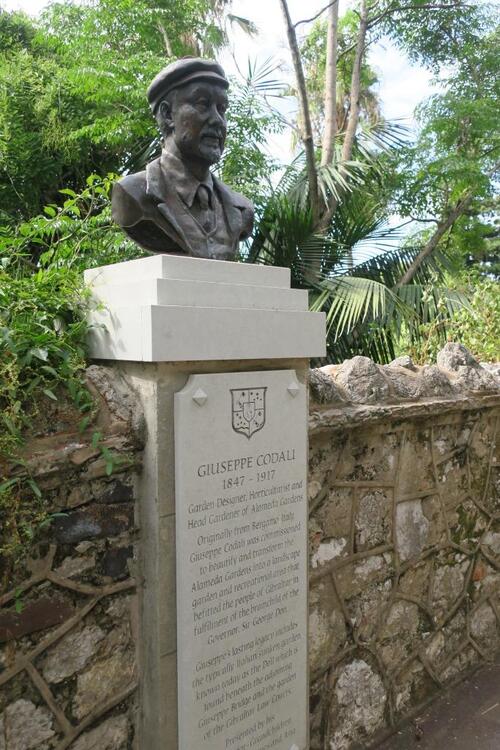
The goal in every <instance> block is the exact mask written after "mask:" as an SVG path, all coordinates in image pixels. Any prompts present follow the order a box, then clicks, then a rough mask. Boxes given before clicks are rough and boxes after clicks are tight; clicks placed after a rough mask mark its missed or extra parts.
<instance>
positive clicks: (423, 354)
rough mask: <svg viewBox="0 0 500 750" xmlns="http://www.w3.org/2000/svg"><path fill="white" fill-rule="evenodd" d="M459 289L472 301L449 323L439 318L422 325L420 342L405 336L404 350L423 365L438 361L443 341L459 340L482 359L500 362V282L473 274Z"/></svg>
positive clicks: (402, 347) (402, 349) (449, 320)
mask: <svg viewBox="0 0 500 750" xmlns="http://www.w3.org/2000/svg"><path fill="white" fill-rule="evenodd" d="M464 286H465V290H464V289H463V287H464ZM460 287H462V288H460ZM459 290H460V291H466V293H467V294H468V297H469V304H468V305H464V306H463V307H462V308H461V309H460V310H459V311H458V312H456V313H455V315H454V316H453V317H452V318H451V319H447V320H446V322H443V321H439V320H438V319H437V320H436V321H435V322H433V323H429V324H427V325H425V326H422V328H421V334H422V335H421V337H420V338H419V343H418V344H413V345H411V344H409V343H408V341H407V340H406V341H405V340H404V339H403V341H402V346H401V351H402V352H404V353H405V354H406V353H408V351H410V353H411V355H412V357H413V358H414V360H415V361H416V362H419V363H422V364H423V363H426V362H430V361H435V359H436V355H437V352H438V351H439V350H440V349H441V347H442V346H443V343H444V341H446V340H447V341H458V342H460V343H461V344H463V345H464V346H466V347H467V349H469V350H470V351H471V352H472V354H473V355H474V356H475V357H476V359H478V360H479V361H481V362H499V361H500V284H499V283H498V281H495V280H493V279H484V278H477V277H476V276H470V277H469V278H468V279H467V280H466V283H465V284H462V285H459Z"/></svg>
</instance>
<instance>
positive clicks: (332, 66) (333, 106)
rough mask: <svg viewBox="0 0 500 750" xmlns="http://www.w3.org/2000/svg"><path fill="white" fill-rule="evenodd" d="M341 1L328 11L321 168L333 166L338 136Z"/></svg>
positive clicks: (337, 0) (336, 1)
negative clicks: (338, 58)
mask: <svg viewBox="0 0 500 750" xmlns="http://www.w3.org/2000/svg"><path fill="white" fill-rule="evenodd" d="M338 21H339V0H335V2H334V3H333V4H332V5H330V8H329V10H328V30H327V36H326V71H325V129H324V131H323V143H322V154H321V166H322V167H324V166H325V165H327V164H331V163H332V161H333V155H334V144H335V136H336V134H337V52H338V50H337V45H338Z"/></svg>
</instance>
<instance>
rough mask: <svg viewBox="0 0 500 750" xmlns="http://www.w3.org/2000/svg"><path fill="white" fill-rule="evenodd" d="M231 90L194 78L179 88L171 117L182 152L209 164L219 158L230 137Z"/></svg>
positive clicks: (174, 136) (186, 155)
mask: <svg viewBox="0 0 500 750" xmlns="http://www.w3.org/2000/svg"><path fill="white" fill-rule="evenodd" d="M226 109H227V94H226V89H225V88H224V87H223V86H219V85H217V84H214V83H210V82H208V81H203V80H201V81H193V82H192V83H188V84H187V85H186V86H182V88H179V89H178V90H177V92H176V95H175V98H174V101H173V105H172V113H171V120H172V122H173V126H174V128H173V139H174V141H175V143H176V145H177V148H178V149H179V151H180V152H181V154H182V155H183V156H185V157H187V158H189V159H197V160H201V161H204V162H206V163H207V164H208V165H210V164H215V163H216V162H217V161H219V159H220V157H221V155H222V152H223V150H224V143H225V140H226V128H227V123H226Z"/></svg>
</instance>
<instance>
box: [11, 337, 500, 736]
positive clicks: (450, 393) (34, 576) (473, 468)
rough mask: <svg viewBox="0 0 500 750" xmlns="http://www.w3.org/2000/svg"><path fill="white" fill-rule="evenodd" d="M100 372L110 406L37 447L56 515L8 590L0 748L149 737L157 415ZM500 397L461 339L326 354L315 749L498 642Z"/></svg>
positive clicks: (391, 714)
mask: <svg viewBox="0 0 500 750" xmlns="http://www.w3.org/2000/svg"><path fill="white" fill-rule="evenodd" d="M88 375H89V382H90V386H91V388H92V389H93V390H94V393H95V397H96V401H97V403H98V405H99V416H98V418H97V423H96V425H94V426H93V427H92V429H89V430H87V431H86V432H85V433H80V432H78V429H77V428H76V424H77V421H78V415H75V414H73V415H71V414H66V415H65V414H60V413H55V414H53V415H52V416H51V418H50V419H48V423H49V424H50V428H45V429H44V430H43V431H41V432H40V434H34V435H33V436H31V438H30V441H29V444H28V445H27V447H26V458H27V468H28V470H29V472H30V474H31V476H33V478H34V479H35V480H36V482H37V484H38V486H39V487H40V488H41V490H42V493H43V496H44V498H45V500H46V502H47V503H48V510H49V511H50V512H51V513H52V514H55V515H53V517H52V522H51V524H50V525H49V526H48V527H47V528H46V529H45V530H44V531H43V532H42V533H41V536H40V539H39V541H38V542H37V544H35V545H34V546H33V548H32V549H31V550H30V552H29V555H28V556H27V559H26V562H25V563H24V564H23V565H22V566H20V568H19V570H18V571H17V573H16V575H15V578H14V579H13V580H12V581H11V582H10V584H11V585H10V586H9V590H5V591H3V592H2V593H0V750H32V749H33V750H34V749H35V748H36V749H37V750H66V748H69V750H131V748H135V750H139V749H138V748H137V747H136V744H134V726H135V724H136V716H137V711H138V710H140V709H139V700H140V699H139V691H138V689H137V687H138V685H137V683H138V673H139V670H138V665H137V657H136V653H137V642H138V637H139V635H138V622H139V619H140V618H139V613H138V611H137V599H136V586H138V585H140V580H141V579H140V568H138V567H137V561H138V559H140V543H141V540H140V529H138V528H137V518H138V513H137V505H138V498H137V497H136V492H135V485H136V475H137V472H139V471H140V463H141V449H142V447H143V440H144V435H143V432H144V430H143V426H142V423H141V414H140V413H138V410H137V403H138V400H137V398H136V397H135V394H134V393H133V392H132V391H131V390H130V388H129V387H128V386H127V385H126V384H125V383H124V382H123V381H122V380H121V379H120V377H119V376H118V374H117V373H116V371H114V370H113V369H110V368H105V367H95V366H93V367H90V368H89V370H88ZM499 416H500V389H499V378H498V376H497V373H495V372H489V371H488V370H486V369H485V368H482V367H480V366H479V364H478V363H476V362H475V361H474V360H473V359H472V358H471V357H470V355H469V354H468V352H466V350H464V349H463V348H461V347H459V346H457V345H449V346H447V347H446V348H445V350H444V351H443V352H442V353H441V355H440V358H439V359H438V365H436V366H433V367H424V368H415V367H413V365H412V364H411V362H410V361H409V360H408V358H401V359H400V360H398V361H397V362H395V363H393V365H391V366H387V367H379V366H377V365H375V364H373V362H371V361H370V360H369V359H366V358H364V357H355V358H354V359H353V360H349V361H348V362H345V363H344V364H343V365H342V366H335V367H333V366H330V367H326V368H320V369H318V370H313V371H311V409H310V481H309V494H310V553H311V557H310V561H311V569H310V581H311V587H310V668H311V750H353V749H354V748H357V747H369V746H370V745H372V744H373V742H375V740H376V739H377V738H379V737H380V736H382V735H383V734H384V732H386V731H388V730H389V729H390V728H391V727H392V726H394V725H395V724H396V723H397V722H398V721H400V720H401V719H403V718H405V717H407V716H409V715H410V714H411V713H412V712H413V711H414V710H416V709H417V708H418V707H419V706H420V705H421V704H422V703H423V702H425V701H426V700H428V699H430V698H431V697H432V696H433V695H435V694H436V692H437V691H439V690H440V689H443V688H444V687H445V686H446V685H448V684H449V683H450V682H452V681H454V680H456V679H459V678H460V677H461V676H463V675H464V674H465V673H466V672H467V671H469V670H470V669H472V668H473V667H475V666H476V665H478V664H480V663H481V662H482V661H484V660H487V659H488V658H490V657H491V656H492V655H493V654H494V653H495V651H497V650H498V648H499V645H500V641H499V635H500V633H499V618H500V599H499V595H500V574H499V572H498V568H499V565H500V528H499V518H500V453H499V448H498V447H495V439H496V438H495V436H496V435H497V422H498V420H499ZM96 432H97V434H98V437H97V439H96ZM110 458H111V462H110ZM140 501H141V502H147V501H148V499H147V498H141V500H140ZM140 750H143V749H142V748H141V749H140Z"/></svg>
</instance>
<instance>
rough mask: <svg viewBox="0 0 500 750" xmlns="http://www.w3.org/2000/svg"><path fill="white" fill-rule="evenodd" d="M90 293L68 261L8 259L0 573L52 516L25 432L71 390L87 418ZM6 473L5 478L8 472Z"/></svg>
mask: <svg viewBox="0 0 500 750" xmlns="http://www.w3.org/2000/svg"><path fill="white" fill-rule="evenodd" d="M85 304H86V303H85V293H84V290H83V287H82V282H81V278H80V275H79V274H78V273H77V272H76V271H73V270H71V269H68V268H63V269H61V268H57V267H47V268H40V269H39V270H38V271H36V272H35V273H33V269H32V267H31V265H30V263H29V262H27V261H26V259H25V258H24V257H23V256H22V255H13V254H11V255H9V256H8V257H5V256H4V257H3V258H2V261H1V267H0V562H1V565H0V576H2V575H6V574H8V572H9V571H10V570H11V567H12V565H13V564H14V563H15V562H16V560H18V558H19V556H20V555H21V554H22V553H23V551H24V550H25V549H26V547H27V545H29V543H30V542H31V541H32V539H33V538H34V535H35V533H36V531H37V529H38V528H39V526H40V524H41V523H42V522H43V521H44V520H45V519H46V517H47V513H46V509H45V504H44V500H43V498H42V493H41V492H40V489H39V488H38V486H37V484H36V482H35V481H34V479H33V477H31V476H30V474H29V471H28V469H27V466H26V464H25V463H24V461H23V460H22V458H21V452H20V451H21V448H22V443H23V433H25V432H26V431H28V430H30V429H31V428H32V425H33V422H34V421H36V420H37V419H39V418H40V417H41V416H42V415H43V414H44V412H46V411H47V405H48V403H50V402H51V401H57V400H58V398H59V396H61V395H62V394H63V393H66V394H67V396H69V397H70V399H71V400H72V402H73V403H74V404H75V406H76V407H77V408H78V410H79V411H80V413H81V414H82V418H84V419H85V418H86V416H87V415H88V414H89V412H90V410H91V408H92V401H91V398H90V395H89V393H88V391H87V389H86V387H85V385H84V383H83V369H84V367H85V335H86V332H87V326H86V323H85V319H84V310H85ZM2 475H3V478H2Z"/></svg>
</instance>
